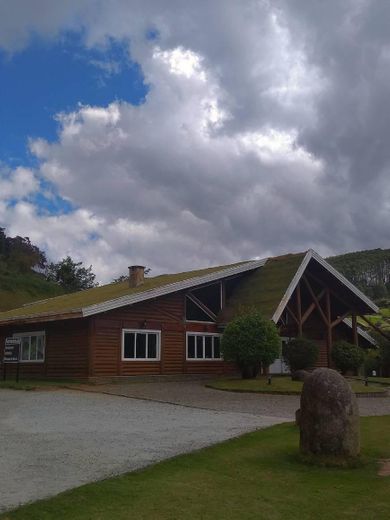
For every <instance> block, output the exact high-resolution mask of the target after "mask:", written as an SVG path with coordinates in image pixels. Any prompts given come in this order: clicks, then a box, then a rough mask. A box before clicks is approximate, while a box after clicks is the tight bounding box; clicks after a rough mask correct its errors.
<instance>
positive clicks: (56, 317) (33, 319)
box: [0, 309, 83, 326]
mask: <svg viewBox="0 0 390 520" xmlns="http://www.w3.org/2000/svg"><path fill="white" fill-rule="evenodd" d="M82 317H83V314H82V312H81V309H77V310H73V311H68V312H63V313H46V314H32V315H31V314H30V315H24V316H15V317H13V318H7V319H4V320H0V326H5V325H15V324H25V323H42V322H46V321H61V320H70V319H75V318H82Z"/></svg>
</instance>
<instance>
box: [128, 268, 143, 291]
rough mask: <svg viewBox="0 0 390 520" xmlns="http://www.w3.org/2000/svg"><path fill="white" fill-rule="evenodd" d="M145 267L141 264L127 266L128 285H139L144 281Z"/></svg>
mask: <svg viewBox="0 0 390 520" xmlns="http://www.w3.org/2000/svg"><path fill="white" fill-rule="evenodd" d="M144 274H145V267H144V266H143V265H131V266H130V267H129V287H139V286H140V285H142V284H143V283H144Z"/></svg>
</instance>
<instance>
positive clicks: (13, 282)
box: [0, 262, 64, 311]
mask: <svg viewBox="0 0 390 520" xmlns="http://www.w3.org/2000/svg"><path fill="white" fill-rule="evenodd" d="M63 293H64V290H63V289H61V287H60V286H59V285H58V284H56V283H53V282H48V281H47V280H46V279H45V278H44V276H43V275H40V274H38V273H35V272H33V271H29V272H24V273H23V272H18V271H16V270H10V269H9V268H8V267H7V266H6V265H4V264H2V263H1V262H0V311H5V310H9V309H12V308H15V307H20V306H22V305H23V304H24V303H29V302H32V301H34V300H42V299H46V298H51V297H52V296H58V295H59V294H63Z"/></svg>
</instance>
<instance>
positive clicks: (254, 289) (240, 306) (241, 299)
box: [218, 253, 306, 323]
mask: <svg viewBox="0 0 390 520" xmlns="http://www.w3.org/2000/svg"><path fill="white" fill-rule="evenodd" d="M305 255H306V253H297V254H289V255H284V256H277V257H274V258H269V259H268V260H267V262H266V263H265V265H264V266H263V267H261V268H260V269H256V270H255V271H253V272H251V273H250V274H248V275H246V276H245V277H244V278H243V280H242V281H241V282H240V284H239V285H238V287H237V288H236V289H235V291H234V294H233V296H232V297H231V298H230V300H229V302H228V304H227V306H226V307H225V309H224V310H223V311H222V312H221V313H220V315H219V316H218V321H219V322H220V323H228V322H229V321H230V320H231V319H233V318H234V317H235V316H237V315H238V314H240V313H241V312H243V311H244V310H245V309H248V308H256V309H257V310H259V311H260V312H261V313H262V314H263V315H264V316H266V317H267V318H270V319H271V318H272V316H273V315H274V313H275V311H276V309H277V307H278V305H279V303H280V302H281V300H282V298H283V296H284V294H285V293H286V291H287V289H288V287H289V285H290V283H291V281H292V279H293V278H294V275H295V273H296V272H297V270H298V268H299V266H300V265H301V263H302V261H303V259H304V258H305Z"/></svg>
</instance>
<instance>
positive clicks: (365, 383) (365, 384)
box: [364, 377, 368, 386]
mask: <svg viewBox="0 0 390 520" xmlns="http://www.w3.org/2000/svg"><path fill="white" fill-rule="evenodd" d="M364 386H368V377H366V379H365V380H364Z"/></svg>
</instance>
